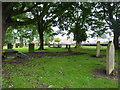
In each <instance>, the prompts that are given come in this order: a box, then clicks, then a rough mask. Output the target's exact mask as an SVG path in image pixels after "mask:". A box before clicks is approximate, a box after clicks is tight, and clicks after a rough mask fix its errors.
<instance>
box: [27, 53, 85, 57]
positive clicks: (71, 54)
mask: <svg viewBox="0 0 120 90" xmlns="http://www.w3.org/2000/svg"><path fill="white" fill-rule="evenodd" d="M26 54H27V55H29V56H32V57H34V58H39V57H42V56H55V57H60V56H73V55H83V54H87V53H75V52H34V53H26Z"/></svg>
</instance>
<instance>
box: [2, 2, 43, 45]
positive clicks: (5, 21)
mask: <svg viewBox="0 0 120 90" xmlns="http://www.w3.org/2000/svg"><path fill="white" fill-rule="evenodd" d="M38 4H40V3H34V2H33V3H32V2H31V3H26V2H3V3H2V43H4V38H5V33H6V31H7V29H8V27H10V26H20V25H28V24H33V23H35V22H36V21H37V20H39V19H41V17H43V15H40V16H39V17H34V16H33V15H31V13H30V11H32V10H33V8H35V7H37V5H38Z"/></svg>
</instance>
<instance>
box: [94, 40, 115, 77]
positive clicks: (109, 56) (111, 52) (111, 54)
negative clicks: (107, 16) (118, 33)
mask: <svg viewBox="0 0 120 90" xmlns="http://www.w3.org/2000/svg"><path fill="white" fill-rule="evenodd" d="M100 47H101V46H100V41H98V42H97V47H96V57H99V56H100ZM114 67H115V48H114V44H113V42H112V41H110V42H109V43H108V46H107V50H106V74H108V75H110V74H111V73H112V72H113V70H114Z"/></svg>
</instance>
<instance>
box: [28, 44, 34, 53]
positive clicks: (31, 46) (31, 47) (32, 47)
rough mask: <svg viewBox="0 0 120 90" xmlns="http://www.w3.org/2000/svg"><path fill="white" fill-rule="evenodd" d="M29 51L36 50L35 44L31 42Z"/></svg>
mask: <svg viewBox="0 0 120 90" xmlns="http://www.w3.org/2000/svg"><path fill="white" fill-rule="evenodd" d="M29 52H34V44H33V43H30V44H29Z"/></svg>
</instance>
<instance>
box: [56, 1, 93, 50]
mask: <svg viewBox="0 0 120 90" xmlns="http://www.w3.org/2000/svg"><path fill="white" fill-rule="evenodd" d="M69 4H71V5H70V7H68V8H67V10H65V12H64V14H63V15H62V16H60V17H59V18H58V21H59V22H57V23H58V26H59V28H60V29H61V30H68V34H70V33H73V34H74V40H75V41H76V46H77V51H79V48H80V43H81V42H82V41H84V40H86V38H87V35H86V31H87V30H88V28H89V25H88V21H90V20H89V19H90V18H91V17H90V15H91V13H92V8H93V6H94V4H93V3H85V2H75V3H69Z"/></svg>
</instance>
